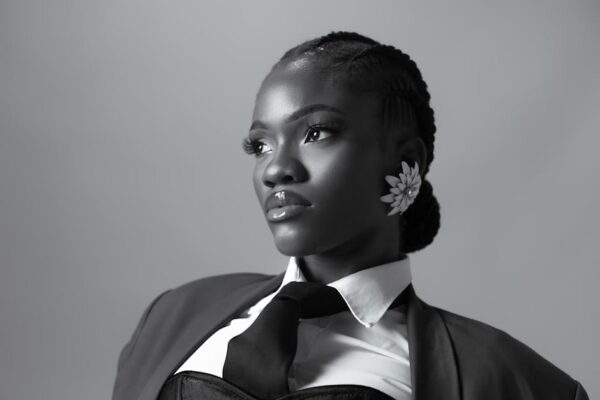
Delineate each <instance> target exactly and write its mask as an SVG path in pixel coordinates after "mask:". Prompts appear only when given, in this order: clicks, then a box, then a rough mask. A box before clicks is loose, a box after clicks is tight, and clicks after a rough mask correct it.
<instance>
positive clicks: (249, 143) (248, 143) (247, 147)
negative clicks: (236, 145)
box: [242, 137, 263, 155]
mask: <svg viewBox="0 0 600 400" xmlns="http://www.w3.org/2000/svg"><path fill="white" fill-rule="evenodd" d="M262 144H263V142H261V141H260V140H256V139H250V138H249V137H245V138H244V139H243V140H242V149H243V150H244V152H246V153H248V154H256V155H258V154H259V153H260V146H261V145H262Z"/></svg>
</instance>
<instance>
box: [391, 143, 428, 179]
mask: <svg viewBox="0 0 600 400" xmlns="http://www.w3.org/2000/svg"><path fill="white" fill-rule="evenodd" d="M395 153H396V160H397V165H395V167H396V168H397V170H400V169H401V164H402V161H406V162H407V163H408V165H410V166H411V167H413V166H414V165H415V162H418V163H419V173H420V174H421V176H423V171H425V165H427V148H426V147H425V142H423V139H421V138H420V137H419V136H416V135H414V136H411V137H408V138H405V139H402V140H400V141H398V143H397V144H396V152H395Z"/></svg>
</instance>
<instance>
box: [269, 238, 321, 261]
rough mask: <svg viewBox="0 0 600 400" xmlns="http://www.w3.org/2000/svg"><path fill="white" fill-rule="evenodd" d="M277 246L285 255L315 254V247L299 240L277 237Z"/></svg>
mask: <svg viewBox="0 0 600 400" xmlns="http://www.w3.org/2000/svg"><path fill="white" fill-rule="evenodd" d="M275 247H277V250H279V252H280V253H281V254H283V255H286V256H290V257H291V256H294V257H302V256H306V255H309V254H314V249H311V246H309V245H307V244H306V243H303V242H302V241H298V240H290V239H279V240H278V239H277V238H275Z"/></svg>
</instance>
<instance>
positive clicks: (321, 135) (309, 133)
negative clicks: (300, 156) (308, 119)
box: [304, 125, 334, 143]
mask: <svg viewBox="0 0 600 400" xmlns="http://www.w3.org/2000/svg"><path fill="white" fill-rule="evenodd" d="M333 132H334V129H332V128H328V127H326V126H319V125H313V126H310V127H308V129H307V130H306V140H305V141H304V143H309V142H318V141H320V140H324V139H327V138H328V137H330V136H333Z"/></svg>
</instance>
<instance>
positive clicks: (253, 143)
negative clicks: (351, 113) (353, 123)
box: [242, 123, 343, 157]
mask: <svg viewBox="0 0 600 400" xmlns="http://www.w3.org/2000/svg"><path fill="white" fill-rule="evenodd" d="M342 129H343V126H342V125H341V124H335V123H334V124H328V125H321V124H317V125H309V126H307V128H306V131H305V137H309V136H310V134H311V133H312V132H328V133H332V134H334V135H335V134H337V133H339V132H340V131H341V130H342ZM330 136H331V135H330ZM323 140H324V139H323ZM265 145H266V144H265V143H264V142H262V141H261V140H258V139H251V138H250V137H245V138H244V139H243V140H242V149H243V150H244V152H245V153H247V154H254V155H255V156H256V157H258V156H260V155H261V154H263V152H262V150H263V149H262V146H265Z"/></svg>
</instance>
